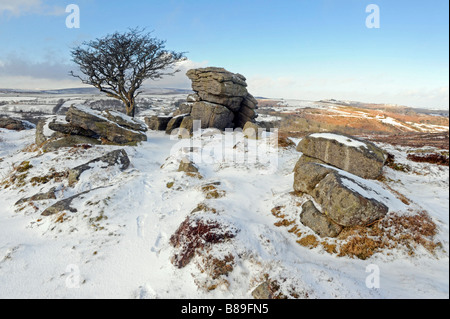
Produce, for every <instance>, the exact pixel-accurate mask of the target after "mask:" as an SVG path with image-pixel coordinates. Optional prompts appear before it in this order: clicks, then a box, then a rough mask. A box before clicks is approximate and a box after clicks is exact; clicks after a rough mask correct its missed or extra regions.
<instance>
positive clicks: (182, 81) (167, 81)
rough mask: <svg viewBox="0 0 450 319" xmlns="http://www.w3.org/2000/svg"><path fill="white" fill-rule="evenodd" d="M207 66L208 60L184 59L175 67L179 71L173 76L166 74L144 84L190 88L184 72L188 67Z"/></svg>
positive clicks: (189, 82)
mask: <svg viewBox="0 0 450 319" xmlns="http://www.w3.org/2000/svg"><path fill="white" fill-rule="evenodd" d="M207 66H208V61H203V62H195V61H192V60H186V61H183V62H180V63H179V64H178V66H177V69H178V70H180V72H178V73H176V74H175V75H174V76H166V77H164V78H162V79H161V80H158V81H151V80H149V81H146V82H145V85H146V86H148V87H159V88H175V89H191V80H189V78H188V77H187V76H186V72H187V71H188V70H190V69H196V68H204V67H207Z"/></svg>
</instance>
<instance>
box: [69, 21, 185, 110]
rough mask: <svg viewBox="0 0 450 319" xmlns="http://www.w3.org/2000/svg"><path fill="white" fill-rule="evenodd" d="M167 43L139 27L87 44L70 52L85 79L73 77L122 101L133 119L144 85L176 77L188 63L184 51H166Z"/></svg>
mask: <svg viewBox="0 0 450 319" xmlns="http://www.w3.org/2000/svg"><path fill="white" fill-rule="evenodd" d="M165 43H166V41H162V40H159V39H157V38H154V37H152V36H151V33H148V32H145V30H143V29H138V28H136V29H130V30H129V31H127V32H125V33H118V32H116V33H113V34H111V35H107V36H106V37H104V38H99V39H96V40H93V41H89V42H84V43H83V44H82V45H81V46H79V47H77V48H75V49H73V50H72V51H71V54H72V61H73V62H75V63H76V64H78V65H79V66H80V71H81V72H82V73H83V76H79V75H76V74H75V73H74V72H73V71H71V72H70V75H72V76H74V77H76V78H79V79H80V80H81V81H82V82H83V83H84V84H89V85H92V86H94V87H96V88H97V89H99V90H100V91H101V92H104V93H106V94H107V95H108V96H110V97H113V98H116V99H119V100H121V101H122V102H123V103H124V104H125V108H126V114H127V115H129V116H132V117H134V115H135V109H136V97H137V96H138V95H139V94H140V93H142V91H140V90H139V89H140V88H141V86H142V84H143V82H144V81H145V80H147V79H151V80H157V79H160V78H162V77H163V76H166V75H168V76H171V75H174V74H175V73H177V72H178V71H179V70H175V69H174V67H175V66H176V64H177V63H178V62H181V61H185V60H186V57H185V56H184V54H185V53H184V52H180V53H178V52H174V51H168V50H165Z"/></svg>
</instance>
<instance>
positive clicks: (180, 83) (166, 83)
mask: <svg viewBox="0 0 450 319" xmlns="http://www.w3.org/2000/svg"><path fill="white" fill-rule="evenodd" d="M207 64H208V62H207V61H204V62H195V61H192V60H186V61H184V62H181V63H180V64H179V65H178V67H177V68H178V69H179V70H180V72H178V73H176V74H175V75H174V76H166V77H164V78H163V79H161V80H158V81H151V80H148V81H147V82H145V86H146V87H159V88H177V89H190V88H191V81H190V80H189V79H188V77H187V76H186V72H187V71H188V70H190V69H194V68H201V67H206V66H207ZM72 70H73V71H74V72H75V73H77V72H76V71H77V70H78V67H77V66H76V65H74V64H71V63H67V62H64V61H57V60H55V58H53V61H52V60H51V57H50V56H49V57H48V58H47V59H46V60H44V61H40V62H31V61H30V60H29V59H28V58H26V57H20V56H17V55H14V54H10V55H9V56H7V57H5V58H3V59H2V60H0V74H1V75H2V76H0V88H8V89H61V88H73V87H82V86H84V85H83V84H82V83H81V81H80V80H79V79H76V78H73V77H71V76H69V71H72Z"/></svg>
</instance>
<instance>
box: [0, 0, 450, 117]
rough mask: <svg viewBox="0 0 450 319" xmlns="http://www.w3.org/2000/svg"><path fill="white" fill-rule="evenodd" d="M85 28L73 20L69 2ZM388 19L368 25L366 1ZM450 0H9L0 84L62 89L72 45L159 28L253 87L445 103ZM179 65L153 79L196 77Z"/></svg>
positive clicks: (262, 92) (0, 18)
mask: <svg viewBox="0 0 450 319" xmlns="http://www.w3.org/2000/svg"><path fill="white" fill-rule="evenodd" d="M71 3H73V4H77V5H78V6H79V8H80V21H81V25H80V28H79V29H68V28H67V27H66V25H65V20H66V17H67V16H68V13H66V12H65V8H66V6H67V5H69V4H71ZM372 3H373V4H376V5H378V6H379V8H380V23H381V24H380V28H379V29H369V28H367V27H366V18H367V16H368V15H369V13H366V7H367V6H368V5H369V4H372ZM448 12H449V3H448V1H447V0H433V1H419V0H409V1H405V0H395V1H393V0H368V1H365V0H340V1H339V0H278V1H273V0H245V1H243V0H240V1H235V0H227V1H212V0H209V1H206V0H184V1H181V0H160V1H154V0H130V1H106V0H71V1H50V0H48V1H45V0H0V43H1V47H0V87H14V88H61V87H74V86H75V87H78V86H80V84H79V83H78V82H77V81H76V80H75V79H72V78H70V77H68V76H67V73H68V71H69V70H72V69H74V66H71V65H70V54H69V52H70V48H72V47H74V46H75V45H77V44H79V43H81V42H82V41H86V40H91V39H94V38H97V37H101V36H104V35H106V34H108V33H112V32H114V31H125V30H126V29H127V28H130V27H137V26H140V27H146V28H147V29H148V30H154V36H156V37H158V38H160V39H164V40H167V45H166V46H167V48H168V49H171V50H176V51H186V52H187V54H186V55H187V57H188V58H189V61H188V62H186V64H185V65H183V66H182V68H183V71H184V70H186V69H188V68H191V67H202V66H220V67H225V68H226V69H228V70H230V71H232V72H238V73H241V74H243V75H245V76H246V77H247V82H248V84H249V90H250V92H251V93H253V94H254V95H258V96H266V97H278V98H297V99H307V100H318V99H326V98H336V99H349V100H360V101H366V102H379V103H396V104H404V105H410V106H421V107H435V108H447V109H448V105H449V99H448V95H449V91H448V87H449V85H448V77H449V62H448V61H449V59H448V57H449V42H448V37H449V29H448V28H449V16H448ZM183 73H184V72H181V73H180V74H179V75H178V76H177V77H175V78H168V79H165V80H162V81H160V82H156V83H153V82H149V83H148V85H153V86H167V87H185V88H186V87H189V81H188V80H187V78H186V77H185V76H184V74H183Z"/></svg>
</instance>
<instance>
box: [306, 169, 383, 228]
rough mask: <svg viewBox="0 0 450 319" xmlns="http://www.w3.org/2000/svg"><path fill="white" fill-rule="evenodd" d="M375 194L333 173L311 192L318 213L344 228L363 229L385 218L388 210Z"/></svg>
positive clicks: (360, 184) (362, 185) (373, 191)
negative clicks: (318, 210) (319, 210)
mask: <svg viewBox="0 0 450 319" xmlns="http://www.w3.org/2000/svg"><path fill="white" fill-rule="evenodd" d="M384 192H385V191H384ZM375 194H377V191H376V190H375V189H373V188H371V187H370V186H369V185H368V184H366V183H364V182H361V181H358V180H357V179H352V178H351V177H349V176H344V175H341V174H339V173H337V172H332V173H330V174H328V175H327V176H326V177H325V178H324V179H322V180H321V181H320V182H319V184H317V186H316V188H315V189H314V190H313V191H312V193H311V195H312V196H313V197H314V199H315V200H316V202H317V203H318V204H319V205H321V207H322V213H323V214H325V215H326V216H328V217H329V218H330V219H331V220H333V221H334V222H335V223H337V224H339V225H341V226H344V227H351V226H367V225H369V224H371V223H373V222H375V221H377V220H379V219H381V218H383V217H384V216H386V214H387V213H388V212H389V208H388V207H387V206H386V205H385V204H383V203H382V202H380V201H379V200H377V199H375V198H376V197H378V196H376V195H375ZM374 195H375V196H374ZM374 197H375V198H374Z"/></svg>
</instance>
